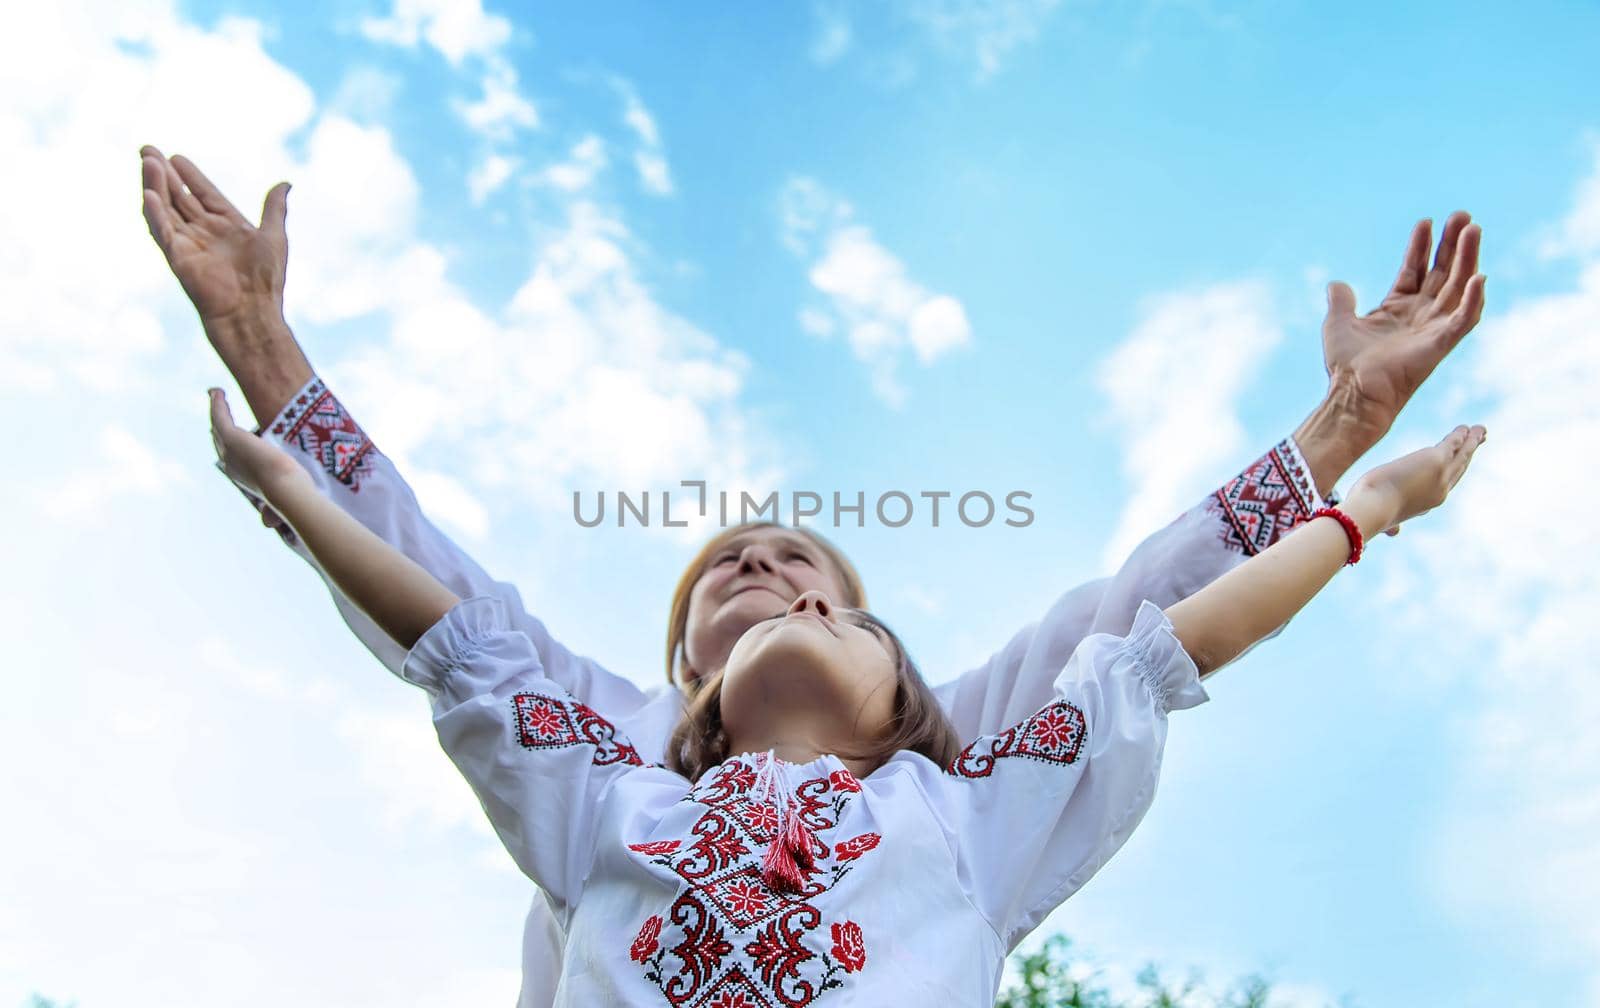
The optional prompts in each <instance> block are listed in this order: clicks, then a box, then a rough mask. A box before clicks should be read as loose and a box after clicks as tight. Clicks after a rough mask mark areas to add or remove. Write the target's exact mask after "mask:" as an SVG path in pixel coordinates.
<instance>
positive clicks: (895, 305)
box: [779, 178, 972, 406]
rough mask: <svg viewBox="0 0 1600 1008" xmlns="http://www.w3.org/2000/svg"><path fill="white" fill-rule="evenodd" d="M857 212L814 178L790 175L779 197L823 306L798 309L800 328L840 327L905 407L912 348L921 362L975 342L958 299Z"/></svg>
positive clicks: (791, 240) (879, 386) (789, 241)
mask: <svg viewBox="0 0 1600 1008" xmlns="http://www.w3.org/2000/svg"><path fill="white" fill-rule="evenodd" d="M854 218H855V209H854V208H853V207H852V206H851V205H850V204H849V203H848V202H846V201H845V200H843V199H841V198H839V197H838V196H835V195H834V194H832V193H830V192H829V191H828V190H826V189H825V188H823V187H822V186H821V185H819V184H818V183H817V182H815V181H814V180H812V179H808V178H797V179H793V180H791V181H790V182H789V183H788V184H787V185H786V186H785V187H784V190H783V193H782V195H781V198H780V200H779V219H780V225H781V231H780V235H781V237H782V239H783V242H784V244H785V245H787V246H788V247H789V248H790V249H791V250H793V251H794V252H795V253H796V254H797V255H799V256H801V257H802V258H803V259H806V260H808V261H809V262H810V266H809V268H808V271H807V278H808V279H809V280H810V281H811V285H812V286H813V287H814V288H815V289H816V290H817V292H818V293H820V294H822V295H823V296H824V297H825V298H826V299H827V300H826V307H821V306H816V305H807V306H804V307H802V308H801V310H800V314H799V321H800V325H801V327H802V328H803V329H805V330H806V331H807V332H810V333H813V334H815V335H818V336H828V335H831V334H832V333H833V332H834V331H835V330H836V329H837V330H839V331H842V332H843V333H844V336H845V340H846V341H847V342H848V343H849V345H850V349H851V352H852V353H853V354H854V356H855V357H856V359H857V360H859V361H861V362H862V363H864V364H866V365H867V367H868V369H869V371H870V373H871V380H872V385H873V389H874V391H875V392H876V393H877V394H878V395H879V396H880V397H881V398H882V399H884V400H885V401H886V402H888V403H889V404H891V405H894V406H900V405H902V404H904V402H905V399H906V391H905V389H904V387H903V386H902V385H901V383H900V380H899V367H900V362H901V360H902V359H903V358H904V357H905V355H906V351H907V350H909V351H911V353H912V354H913V355H914V356H915V357H916V359H917V362H918V363H919V364H922V365H924V366H927V365H929V364H932V363H933V362H935V361H936V360H938V359H939V358H940V357H943V356H944V355H945V354H947V353H949V352H950V351H952V350H955V349H956V348H958V347H962V346H965V345H966V344H967V343H969V342H970V341H971V338H972V326H971V324H970V323H969V322H968V320H967V313H966V309H965V308H964V307H963V306H962V304H961V302H960V301H958V300H956V299H955V298H954V297H952V296H950V295H948V294H938V293H934V292H932V291H930V290H928V289H927V288H925V287H923V286H922V285H921V284H919V283H917V282H916V281H914V280H912V279H911V277H910V276H909V275H908V273H907V270H906V266H905V264H904V263H903V262H901V261H900V259H899V258H898V257H896V256H895V255H894V254H893V253H891V252H890V251H889V250H888V249H886V248H884V247H883V246H882V245H881V244H879V242H878V241H877V239H876V238H874V237H873V235H872V232H871V231H870V230H869V229H868V228H867V227H866V226H864V225H862V224H859V223H856V222H855V219H854Z"/></svg>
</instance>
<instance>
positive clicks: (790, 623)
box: [721, 590, 901, 741]
mask: <svg viewBox="0 0 1600 1008" xmlns="http://www.w3.org/2000/svg"><path fill="white" fill-rule="evenodd" d="M900 661H901V656H900V650H899V646H898V645H897V644H896V642H895V640H894V638H893V637H891V636H890V634H889V632H888V631H887V630H886V629H884V628H883V627H882V626H881V625H880V624H879V623H878V622H877V620H876V619H874V618H873V617H872V616H871V614H870V613H866V612H864V611H862V610H860V609H849V608H840V607H836V606H834V605H833V603H832V601H831V600H830V599H829V598H828V596H827V595H826V594H825V593H823V592H821V591H815V590H813V591H807V592H804V593H802V594H801V595H800V597H799V598H797V599H795V600H794V602H792V603H791V604H790V605H789V606H788V607H787V608H786V609H784V610H782V611H780V612H778V613H775V614H773V615H771V616H769V617H768V618H766V619H763V620H761V621H760V622H758V623H756V624H755V625H754V626H752V627H750V629H748V630H746V631H745V633H744V635H743V636H741V637H740V638H739V640H738V642H737V643H736V644H735V645H734V647H733V651H732V652H731V653H730V654H729V655H728V663H727V666H726V668H724V669H723V673H722V696H721V706H722V722H723V725H724V727H725V728H726V729H727V731H728V733H729V735H730V737H733V736H741V735H743V734H744V733H745V732H746V731H750V732H759V733H766V734H768V735H772V734H774V733H775V732H776V733H777V734H781V732H782V729H781V727H777V726H781V724H782V723H783V721H784V720H785V717H786V716H787V715H791V714H797V715H799V716H815V715H817V714H821V715H822V716H823V719H824V720H827V721H829V722H830V723H836V724H837V726H838V729H839V731H840V732H841V733H842V734H843V735H847V736H849V737H851V738H853V739H857V740H862V741H865V740H867V739H872V738H876V737H878V736H879V735H881V734H882V733H883V732H885V731H886V730H888V728H889V726H890V724H891V722H892V721H893V718H894V704H895V697H896V694H897V693H898V688H899V667H900Z"/></svg>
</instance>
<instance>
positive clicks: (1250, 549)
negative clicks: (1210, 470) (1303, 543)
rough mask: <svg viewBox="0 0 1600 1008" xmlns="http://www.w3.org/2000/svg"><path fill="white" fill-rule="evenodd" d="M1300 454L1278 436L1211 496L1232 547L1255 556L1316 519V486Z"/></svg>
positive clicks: (1211, 505)
mask: <svg viewBox="0 0 1600 1008" xmlns="http://www.w3.org/2000/svg"><path fill="white" fill-rule="evenodd" d="M1296 455H1297V453H1296V451H1295V449H1294V447H1293V446H1292V445H1290V443H1289V441H1288V439H1284V440H1283V441H1280V442H1278V443H1277V444H1276V445H1274V446H1273V447H1272V450H1271V451H1269V452H1267V453H1266V454H1265V455H1263V456H1261V457H1260V458H1258V459H1256V460H1255V461H1254V462H1252V463H1251V464H1250V465H1249V466H1248V467H1246V469H1245V470H1244V472H1242V473H1240V474H1239V475H1237V476H1235V477H1234V478H1233V479H1231V480H1229V481H1228V482H1227V483H1224V484H1223V485H1222V487H1221V489H1219V490H1217V491H1216V492H1215V493H1214V494H1212V495H1211V497H1210V498H1209V499H1208V500H1207V501H1206V506H1207V507H1208V508H1209V509H1210V510H1211V511H1212V512H1213V513H1215V514H1217V515H1218V516H1219V517H1220V518H1221V520H1222V525H1223V529H1222V541H1223V544H1224V545H1226V546H1227V547H1228V548H1229V549H1232V550H1236V551H1239V552H1243V553H1245V554H1246V555H1249V556H1254V555H1255V554H1257V553H1260V552H1261V551H1262V550H1264V549H1266V548H1267V547H1268V546H1271V545H1272V544H1273V543H1275V542H1277V541H1278V540H1279V539H1282V538H1283V537H1284V536H1286V535H1288V534H1289V533H1290V532H1292V531H1293V530H1294V529H1296V528H1297V527H1299V526H1301V525H1303V524H1305V523H1306V522H1308V521H1310V520H1311V512H1313V511H1315V510H1316V509H1317V507H1318V506H1319V502H1318V500H1317V488H1316V485H1315V484H1314V483H1312V481H1311V474H1310V473H1309V472H1307V471H1306V469H1305V467H1304V466H1302V465H1300V464H1299V463H1298V462H1296V461H1295V458H1296Z"/></svg>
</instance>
